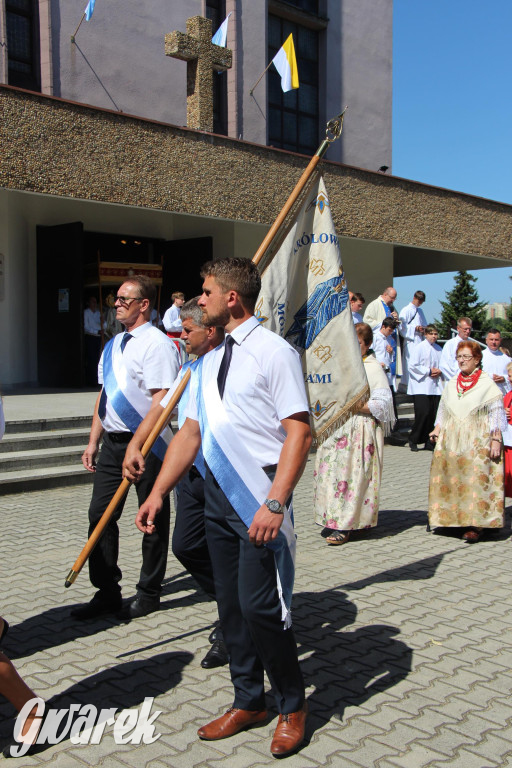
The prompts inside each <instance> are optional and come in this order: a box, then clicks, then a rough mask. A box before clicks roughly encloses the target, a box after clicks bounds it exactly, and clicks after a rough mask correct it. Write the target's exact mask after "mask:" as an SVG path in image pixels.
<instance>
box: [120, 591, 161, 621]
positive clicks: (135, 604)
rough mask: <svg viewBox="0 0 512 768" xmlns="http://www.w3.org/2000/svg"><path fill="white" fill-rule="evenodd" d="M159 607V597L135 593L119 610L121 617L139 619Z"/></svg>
mask: <svg viewBox="0 0 512 768" xmlns="http://www.w3.org/2000/svg"><path fill="white" fill-rule="evenodd" d="M159 608H160V598H159V597H147V596H146V595H137V597H135V598H134V599H133V600H131V601H130V602H129V603H127V604H126V605H124V606H123V607H122V608H121V610H120V611H119V618H121V619H128V620H131V619H140V618H141V617H142V616H147V615H148V613H153V612H154V611H158V609H159Z"/></svg>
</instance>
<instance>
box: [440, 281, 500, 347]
mask: <svg viewBox="0 0 512 768" xmlns="http://www.w3.org/2000/svg"><path fill="white" fill-rule="evenodd" d="M454 280H455V286H454V288H453V289H452V290H451V291H446V300H445V301H441V302H440V304H441V307H442V312H441V319H440V320H436V321H435V324H436V325H437V327H438V329H439V337H440V338H441V339H449V338H451V335H452V334H451V330H450V329H451V328H456V327H457V320H458V318H459V317H469V318H471V320H472V322H473V332H472V334H471V336H473V337H474V338H479V337H480V336H482V335H483V334H484V333H485V331H486V329H487V328H488V327H490V323H489V321H488V320H487V319H486V317H485V310H484V306H485V302H483V301H480V300H479V296H478V291H477V290H476V288H475V287H474V283H476V281H477V278H476V277H473V275H470V274H469V272H466V270H465V269H461V270H460V271H459V272H457V274H456V276H455V278H454Z"/></svg>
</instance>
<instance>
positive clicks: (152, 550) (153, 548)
mask: <svg viewBox="0 0 512 768" xmlns="http://www.w3.org/2000/svg"><path fill="white" fill-rule="evenodd" d="M131 437H132V435H131V433H127V435H126V438H125V439H124V440H123V439H122V438H121V440H119V441H118V440H117V439H116V438H115V437H114V436H113V435H109V434H108V432H105V434H104V436H103V444H102V447H101V451H100V455H99V458H98V463H97V465H96V473H95V475H94V484H93V491H92V499H91V504H90V506H89V536H90V535H91V533H92V531H93V530H94V528H95V527H96V524H97V522H98V520H99V519H100V517H101V516H102V514H103V512H104V511H105V509H106V508H107V506H108V504H109V502H110V501H111V499H112V496H113V495H114V493H115V492H116V491H117V489H118V487H119V484H120V482H121V480H122V479H123V478H122V474H121V470H122V465H123V459H124V454H125V451H126V445H127V443H128V441H129V440H130V439H131ZM161 466H162V462H161V461H160V459H158V458H157V457H156V456H155V455H154V453H150V454H149V456H148V457H147V459H146V469H145V471H144V474H143V475H142V478H141V479H140V481H139V482H138V483H137V485H136V486H135V488H136V491H137V498H138V500H139V504H142V503H143V502H144V501H145V500H146V499H147V497H148V496H149V494H150V493H151V490H152V488H153V484H154V482H155V480H156V477H157V475H158V473H159V471H160V467H161ZM123 507H124V501H123V502H122V503H121V504H120V505H119V507H118V508H117V510H116V512H115V514H114V515H113V517H112V519H111V521H110V522H109V524H108V525H107V527H106V529H105V531H104V533H103V536H102V537H101V539H100V540H99V542H98V544H97V545H96V547H95V548H94V550H93V552H92V554H91V556H90V558H89V575H90V579H91V582H92V584H93V586H95V587H96V589H98V590H100V592H102V593H103V596H104V597H105V598H106V599H116V598H117V597H118V596H120V594H121V586H120V584H119V582H120V581H121V577H122V573H121V569H120V568H119V566H118V565H117V558H118V555H119V528H118V526H117V521H118V520H119V518H120V517H121V513H122V511H123ZM169 519H170V502H169V497H167V498H166V499H165V501H164V506H163V508H162V511H161V512H160V514H159V515H157V516H156V518H155V532H154V533H152V534H151V535H148V534H144V535H143V537H142V567H141V570H140V578H139V583H138V584H137V592H139V593H142V594H144V595H147V596H148V597H157V596H158V595H159V594H160V592H161V590H162V580H163V578H164V576H165V567H166V564H167V550H168V548H169Z"/></svg>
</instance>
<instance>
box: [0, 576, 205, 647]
mask: <svg viewBox="0 0 512 768" xmlns="http://www.w3.org/2000/svg"><path fill="white" fill-rule="evenodd" d="M181 577H184V578H181ZM194 588H195V589H196V590H197V592H195V593H192V594H190V595H184V596H180V597H178V598H176V599H174V600H162V601H161V602H160V610H161V611H162V610H168V609H170V608H179V607H182V606H187V605H193V604H194V603H197V602H205V601H206V600H209V598H208V597H207V596H206V595H205V593H204V592H203V591H202V590H201V589H200V588H199V587H198V586H197V585H196V584H195V582H194V581H193V579H192V578H190V577H189V576H188V574H187V572H186V571H182V572H181V573H180V574H177V576H173V577H171V578H169V579H166V580H165V582H164V589H163V591H162V597H163V598H165V597H167V596H169V595H172V594H173V593H175V592H181V591H183V590H188V589H194ZM91 597H92V592H91ZM74 607H75V606H73V605H66V606H57V607H56V608H49V609H48V610H47V611H42V613H38V614H35V615H34V616H30V618H28V619H25V620H24V621H22V622H20V623H19V624H11V627H10V630H9V634H8V635H7V637H6V639H5V640H4V643H3V649H4V650H5V652H6V654H7V656H8V657H9V658H10V659H13V660H14V659H19V658H23V657H27V656H32V655H33V654H35V653H40V652H41V651H45V650H47V649H48V648H55V647H56V646H59V645H64V644H65V643H69V642H72V641H73V640H76V639H77V638H79V637H90V636H91V635H95V634H97V633H99V632H103V631H105V630H107V629H109V628H110V627H112V626H116V625H119V624H124V623H125V622H124V621H123V620H122V619H119V618H118V617H117V616H116V615H115V614H112V615H105V616H99V617H98V618H97V619H92V620H90V621H78V620H77V619H74V618H73V617H72V616H70V611H71V609H72V608H74Z"/></svg>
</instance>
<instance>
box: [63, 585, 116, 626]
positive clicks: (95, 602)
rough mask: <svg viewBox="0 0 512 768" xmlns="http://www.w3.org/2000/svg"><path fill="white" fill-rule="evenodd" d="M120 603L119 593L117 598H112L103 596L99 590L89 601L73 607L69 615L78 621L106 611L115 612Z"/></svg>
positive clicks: (106, 612) (101, 614) (93, 617)
mask: <svg viewBox="0 0 512 768" xmlns="http://www.w3.org/2000/svg"><path fill="white" fill-rule="evenodd" d="M122 604H123V602H122V600H121V595H119V597H118V598H117V599H112V598H105V597H103V596H102V595H101V593H100V592H97V593H96V594H95V595H94V597H93V599H92V600H91V601H90V602H89V603H85V604H84V605H79V606H78V608H73V610H72V611H71V616H72V617H73V618H74V619H78V620H79V621H86V620H87V619H95V618H97V617H98V616H104V615H105V614H108V613H111V614H114V613H117V611H118V610H119V609H120V608H121V606H122Z"/></svg>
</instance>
